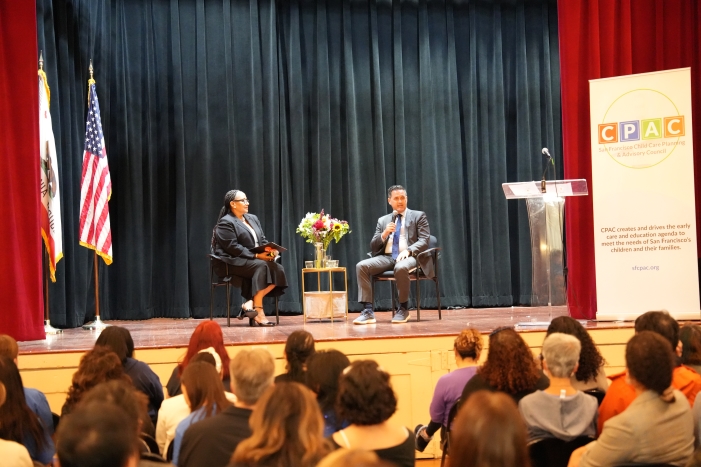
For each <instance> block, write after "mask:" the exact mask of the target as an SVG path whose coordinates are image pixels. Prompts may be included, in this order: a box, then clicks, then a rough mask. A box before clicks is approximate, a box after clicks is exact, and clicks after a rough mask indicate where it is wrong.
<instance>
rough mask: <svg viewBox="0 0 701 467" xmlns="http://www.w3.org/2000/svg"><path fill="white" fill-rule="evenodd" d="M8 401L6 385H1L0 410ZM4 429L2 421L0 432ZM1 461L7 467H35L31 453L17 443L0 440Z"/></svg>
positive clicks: (0, 420)
mask: <svg viewBox="0 0 701 467" xmlns="http://www.w3.org/2000/svg"><path fill="white" fill-rule="evenodd" d="M6 399H7V392H6V391H5V385H4V384H2V383H0V408H2V406H3V404H4V403H5V400H6ZM2 429H3V426H2V419H0V430H2ZM0 459H2V460H3V465H6V466H7V467H33V464H32V458H31V457H29V451H27V448H25V447H24V446H23V445H21V444H20V443H18V442H16V441H9V440H5V439H2V438H0Z"/></svg>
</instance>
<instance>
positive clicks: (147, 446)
mask: <svg viewBox="0 0 701 467" xmlns="http://www.w3.org/2000/svg"><path fill="white" fill-rule="evenodd" d="M139 441H141V445H140V446H139V451H140V452H141V454H142V455H143V454H154V455H156V456H158V457H160V454H159V449H158V443H157V442H156V440H155V439H154V438H153V436H151V435H148V434H146V433H139Z"/></svg>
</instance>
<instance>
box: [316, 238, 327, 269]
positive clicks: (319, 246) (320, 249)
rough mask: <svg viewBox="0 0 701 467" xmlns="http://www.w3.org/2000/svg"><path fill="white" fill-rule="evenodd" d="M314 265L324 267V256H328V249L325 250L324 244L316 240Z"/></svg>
mask: <svg viewBox="0 0 701 467" xmlns="http://www.w3.org/2000/svg"><path fill="white" fill-rule="evenodd" d="M314 253H315V254H314V267H315V268H323V267H324V258H325V257H326V250H324V244H323V243H321V242H316V243H315V244H314Z"/></svg>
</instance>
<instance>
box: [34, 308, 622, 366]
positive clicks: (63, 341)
mask: <svg viewBox="0 0 701 467" xmlns="http://www.w3.org/2000/svg"><path fill="white" fill-rule="evenodd" d="M552 310H553V311H552V317H553V318H554V317H556V316H561V315H566V314H567V309H566V308H565V307H564V306H562V307H553V308H552ZM357 316H358V313H350V314H349V315H348V321H345V320H344V319H334V322H333V323H332V322H331V321H330V320H328V319H326V320H307V322H306V324H305V323H304V318H303V317H302V316H281V317H280V325H279V326H275V327H270V328H261V327H255V328H252V327H249V326H248V320H243V321H239V320H237V319H232V320H231V327H229V328H227V327H226V318H216V321H217V322H218V323H219V324H220V325H221V326H222V329H223V330H224V342H225V343H226V344H227V345H230V344H234V345H236V344H263V343H265V344H270V343H281V342H285V341H286V340H287V336H288V335H289V334H290V333H291V332H293V331H296V330H298V329H304V330H306V331H309V332H310V333H312V335H313V336H314V339H315V340H317V341H336V340H352V339H392V338H406V337H426V336H445V335H457V334H458V333H459V332H460V331H461V330H462V329H464V328H466V327H475V328H477V329H479V330H480V331H482V332H485V333H487V332H490V331H492V330H493V329H495V328H497V327H499V326H505V325H507V326H511V325H517V324H518V323H524V322H533V321H538V322H542V321H548V320H549V318H550V313H549V309H548V307H513V308H511V307H509V308H466V309H460V310H443V311H442V319H441V320H439V319H438V311H436V310H421V321H420V322H417V321H416V311H415V310H412V312H411V318H410V320H409V322H408V323H406V324H391V323H390V320H391V319H392V314H391V313H390V312H377V313H376V318H377V324H371V325H366V326H356V325H353V322H352V321H353V319H355V318H356V317H357ZM272 319H273V320H274V319H275V317H274V316H273V317H272ZM200 322H202V320H199V319H168V318H154V319H150V320H146V321H109V323H111V324H114V325H118V326H124V327H126V328H127V329H129V331H131V335H132V337H133V339H134V345H135V347H136V348H138V349H149V348H164V347H184V346H187V343H188V341H189V339H190V335H191V334H192V331H193V330H194V329H195V327H197V325H198V324H199V323H200ZM586 326H587V328H590V329H595V328H611V327H621V326H629V324H628V325H623V324H622V323H611V322H607V323H604V322H598V323H597V322H594V321H589V322H587V323H586ZM518 329H519V331H531V330H534V331H542V330H544V329H545V326H544V325H540V326H519V327H518ZM98 335H99V334H98V333H97V332H95V331H84V330H82V329H80V328H78V329H66V330H64V332H63V333H62V334H58V335H55V336H51V335H49V336H47V338H46V340H42V341H29V342H21V343H20V353H22V354H30V353H45V352H75V351H83V350H87V349H90V348H92V347H93V344H94V343H95V339H97V336H98Z"/></svg>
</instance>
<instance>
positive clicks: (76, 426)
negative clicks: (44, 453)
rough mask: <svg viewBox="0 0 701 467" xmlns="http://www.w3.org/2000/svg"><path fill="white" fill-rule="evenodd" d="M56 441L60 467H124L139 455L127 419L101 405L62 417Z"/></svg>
mask: <svg viewBox="0 0 701 467" xmlns="http://www.w3.org/2000/svg"><path fill="white" fill-rule="evenodd" d="M56 440H57V442H56V446H57V454H58V459H59V461H60V462H61V467H124V466H125V465H127V462H128V461H129V458H130V457H132V456H134V455H135V454H136V453H137V452H138V444H137V443H138V436H137V433H136V431H134V430H133V429H132V423H130V420H129V417H127V416H126V415H125V414H123V413H122V411H121V410H120V409H119V408H118V407H116V406H115V405H113V404H109V403H104V402H94V403H90V404H85V405H81V406H80V407H78V408H77V409H76V410H75V411H74V412H73V413H71V414H69V415H67V416H65V417H63V418H61V423H60V425H59V427H58V431H57V433H56Z"/></svg>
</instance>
